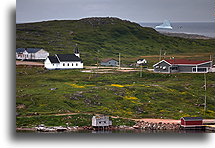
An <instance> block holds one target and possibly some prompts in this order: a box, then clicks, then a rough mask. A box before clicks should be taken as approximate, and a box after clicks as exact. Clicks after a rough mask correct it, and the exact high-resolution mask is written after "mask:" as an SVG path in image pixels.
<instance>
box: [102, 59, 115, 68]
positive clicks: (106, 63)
mask: <svg viewBox="0 0 215 148" xmlns="http://www.w3.org/2000/svg"><path fill="white" fill-rule="evenodd" d="M100 65H101V66H114V67H116V66H119V62H118V61H117V60H115V59H112V58H107V59H103V60H102V61H101V63H100Z"/></svg>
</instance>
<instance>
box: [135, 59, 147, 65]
mask: <svg viewBox="0 0 215 148" xmlns="http://www.w3.org/2000/svg"><path fill="white" fill-rule="evenodd" d="M137 64H138V65H146V64H147V61H146V59H138V60H137Z"/></svg>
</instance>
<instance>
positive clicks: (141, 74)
mask: <svg viewBox="0 0 215 148" xmlns="http://www.w3.org/2000/svg"><path fill="white" fill-rule="evenodd" d="M140 77H141V78H142V77H143V63H141V64H140Z"/></svg>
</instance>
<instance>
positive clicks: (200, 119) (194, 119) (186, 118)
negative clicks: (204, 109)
mask: <svg viewBox="0 0 215 148" xmlns="http://www.w3.org/2000/svg"><path fill="white" fill-rule="evenodd" d="M181 119H184V120H185V121H202V120H203V119H202V118H201V117H182V118H181Z"/></svg>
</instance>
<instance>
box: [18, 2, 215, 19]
mask: <svg viewBox="0 0 215 148" xmlns="http://www.w3.org/2000/svg"><path fill="white" fill-rule="evenodd" d="M214 6H215V5H214V0H17V1H16V22H17V23H26V22H38V21H47V20H77V19H81V18H86V17H118V18H121V19H124V20H129V21H133V22H137V23H140V22H163V21H164V20H170V21H171V22H214V17H215V15H214Z"/></svg>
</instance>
